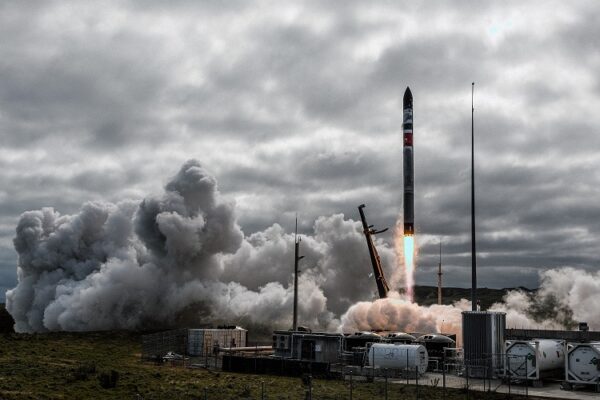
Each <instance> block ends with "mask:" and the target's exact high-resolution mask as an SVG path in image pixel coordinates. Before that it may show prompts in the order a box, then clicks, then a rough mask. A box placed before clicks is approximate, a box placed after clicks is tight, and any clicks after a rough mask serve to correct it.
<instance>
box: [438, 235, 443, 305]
mask: <svg viewBox="0 0 600 400" xmlns="http://www.w3.org/2000/svg"><path fill="white" fill-rule="evenodd" d="M438 304H439V305H442V239H440V262H439V264H438Z"/></svg>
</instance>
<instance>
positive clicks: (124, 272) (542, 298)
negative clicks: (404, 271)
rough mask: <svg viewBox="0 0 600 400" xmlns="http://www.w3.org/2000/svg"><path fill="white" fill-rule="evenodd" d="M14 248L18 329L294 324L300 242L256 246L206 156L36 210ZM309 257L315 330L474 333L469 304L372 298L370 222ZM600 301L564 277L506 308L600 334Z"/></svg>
mask: <svg viewBox="0 0 600 400" xmlns="http://www.w3.org/2000/svg"><path fill="white" fill-rule="evenodd" d="M14 245H15V249H16V250H17V252H18V254H19V263H18V267H17V268H18V278H19V282H18V285H17V286H16V287H15V288H14V289H12V290H10V291H8V292H7V296H6V297H7V309H8V310H9V312H10V313H11V314H12V315H13V317H14V319H15V321H16V325H15V329H16V330H17V331H22V332H23V331H25V332H30V331H47V330H52V331H54V330H72V331H85V330H105V329H139V328H147V327H152V328H156V327H171V326H177V325H182V324H185V325H187V326H201V325H208V324H211V323H218V322H227V323H244V324H248V323H255V324H264V325H268V326H269V327H272V328H288V327H289V326H290V325H291V317H292V316H291V310H292V303H293V286H292V267H293V253H294V237H293V234H291V233H286V231H285V230H284V229H283V228H282V227H281V226H280V225H278V224H274V225H273V226H271V227H269V228H267V229H265V230H264V231H261V232H256V233H252V234H251V235H249V236H245V235H244V233H243V232H242V230H241V229H240V227H239V226H238V224H237V222H236V215H235V208H234V205H233V204H232V203H230V202H228V201H226V200H225V199H224V198H222V196H221V195H220V193H219V191H218V188H217V183H216V180H215V179H214V178H213V177H212V176H211V175H210V174H208V173H207V171H206V170H205V169H203V168H202V166H201V165H200V164H199V163H198V162H197V161H194V160H191V161H188V162H186V163H185V164H184V165H183V166H182V167H181V169H180V171H179V172H178V173H177V174H176V175H175V176H174V177H173V178H172V179H171V180H170V181H169V182H168V183H167V184H166V186H165V191H164V193H163V194H162V195H160V196H151V197H147V198H145V199H143V200H142V201H133V200H128V201H123V202H120V203H117V204H110V203H98V202H92V203H87V204H84V205H83V206H82V208H81V210H80V211H79V212H78V213H76V214H74V215H60V214H59V213H58V212H56V211H55V210H53V209H52V208H44V209H42V210H37V211H29V212H26V213H24V214H23V215H22V216H21V218H20V220H19V223H18V226H17V235H16V238H15V239H14ZM377 245H378V250H379V253H380V256H381V258H382V263H383V265H384V268H385V274H386V276H388V277H390V280H392V281H397V279H401V274H398V269H397V268H395V267H394V266H396V265H397V264H396V257H395V252H394V249H393V248H391V247H390V246H389V245H388V244H387V243H385V242H378V244H377ZM301 251H302V255H304V256H305V258H304V259H303V260H302V268H301V270H302V272H301V275H300V279H299V284H300V293H301V296H300V299H299V314H300V315H299V317H300V322H301V323H302V324H305V325H308V326H311V327H313V328H317V329H327V330H341V331H344V332H352V331H356V330H371V329H377V330H390V331H409V332H431V331H443V332H447V333H457V334H460V319H461V315H460V313H461V311H463V310H465V309H469V308H470V305H469V303H468V302H467V301H466V300H463V301H461V302H459V303H456V304H454V305H452V306H437V305H434V306H429V307H423V306H419V305H418V304H413V303H410V302H408V301H406V300H405V299H404V298H403V297H401V296H400V295H398V294H397V293H393V294H392V295H391V297H390V298H387V299H383V300H375V301H373V302H370V301H368V300H370V299H374V298H375V295H376V288H375V284H374V280H373V279H372V278H371V277H369V272H370V271H371V265H370V261H369V256H368V251H367V248H366V245H365V240H364V237H363V234H362V229H361V225H360V222H356V221H353V220H350V219H346V218H344V216H343V215H341V214H336V215H331V216H328V217H319V218H318V219H317V220H316V221H315V223H314V226H313V232H312V234H310V235H303V236H302V247H301ZM398 277H400V278H398ZM598 294H600V273H596V274H591V273H586V272H584V271H580V270H574V269H558V270H550V271H546V272H543V273H542V275H541V288H540V289H539V290H538V292H537V293H536V294H535V295H533V296H532V295H530V294H527V293H523V292H519V291H516V292H511V293H509V294H508V295H507V296H506V298H505V299H504V302H503V303H501V304H496V305H494V307H493V309H496V310H499V311H505V312H506V313H507V318H508V325H509V326H514V327H539V326H543V327H546V328H554V327H569V326H571V325H572V324H573V321H580V320H581V321H587V322H588V323H589V324H590V326H591V328H592V329H600V314H598V313H597V312H595V304H594V299H595V298H597V295H598ZM365 300H367V301H365Z"/></svg>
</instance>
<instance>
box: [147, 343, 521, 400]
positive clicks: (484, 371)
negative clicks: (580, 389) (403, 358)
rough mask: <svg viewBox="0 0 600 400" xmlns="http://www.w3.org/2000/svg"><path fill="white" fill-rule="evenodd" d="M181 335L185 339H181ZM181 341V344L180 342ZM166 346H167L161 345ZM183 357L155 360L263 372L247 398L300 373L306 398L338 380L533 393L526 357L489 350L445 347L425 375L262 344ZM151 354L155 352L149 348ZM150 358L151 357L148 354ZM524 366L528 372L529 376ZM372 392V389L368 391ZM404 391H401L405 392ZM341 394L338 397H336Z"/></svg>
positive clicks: (352, 390)
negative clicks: (297, 354)
mask: <svg viewBox="0 0 600 400" xmlns="http://www.w3.org/2000/svg"><path fill="white" fill-rule="evenodd" d="M179 337H180V340H183V341H184V340H185V339H183V338H181V335H179ZM173 340H174V339H173V338H172V337H168V338H167V339H164V338H163V339H161V340H158V339H157V338H154V339H153V341H149V342H148V343H146V346H150V347H152V346H154V347H152V348H153V349H154V348H161V349H162V350H163V351H164V350H165V349H166V347H168V346H167V345H164V346H166V347H164V346H163V344H164V343H165V342H166V343H171V344H173ZM176 345H178V346H179V345H181V344H180V343H176ZM161 346H163V347H161ZM179 348H182V349H184V351H183V354H181V358H162V359H154V361H155V362H157V363H161V364H163V365H165V364H166V365H170V366H181V367H188V368H203V369H209V370H219V371H229V372H242V373H251V374H264V375H263V376H264V378H260V377H259V378H257V379H256V382H255V385H254V386H253V387H251V388H248V390H247V391H248V392H249V393H250V394H249V395H248V396H245V397H246V398H253V399H267V398H272V399H276V398H278V397H276V393H275V390H274V389H272V388H270V386H269V385H268V384H266V383H265V379H268V375H285V376H297V377H298V378H299V379H300V380H301V381H302V385H299V386H298V389H297V390H300V391H302V392H303V397H304V398H307V399H313V398H314V399H321V398H332V397H331V396H330V395H329V394H326V393H329V391H328V389H327V388H328V386H334V385H338V391H337V393H338V394H339V393H340V390H339V385H340V384H342V385H343V388H342V390H341V391H342V392H343V393H345V395H344V396H343V397H339V398H344V399H353V400H354V399H362V398H365V399H366V398H379V399H385V400H388V399H396V398H398V399H400V398H403V399H404V398H405V399H410V398H415V399H419V398H423V399H424V398H427V397H426V396H427V394H426V393H431V392H427V391H428V390H432V389H431V388H435V389H434V390H436V391H438V392H439V391H441V393H442V396H443V398H446V395H447V394H449V393H450V392H452V395H453V396H454V397H453V398H456V397H457V393H459V396H462V394H464V398H465V399H468V398H471V397H472V396H473V394H474V393H475V392H489V393H492V392H495V393H505V394H507V395H508V396H509V397H512V396H515V395H517V396H524V397H527V396H528V395H529V385H530V383H531V382H530V381H528V380H526V379H524V378H523V373H521V372H519V373H516V372H515V370H517V371H518V369H519V365H522V366H524V368H527V362H526V361H527V360H526V359H525V357H523V359H518V357H511V358H508V357H507V355H506V354H491V355H486V356H484V358H482V359H477V360H465V359H464V355H463V353H462V350H461V349H454V348H448V349H445V351H444V355H443V357H441V358H435V357H431V358H430V359H429V366H428V370H427V372H426V373H425V374H419V373H418V372H417V370H416V367H410V368H374V367H371V366H368V365H367V366H364V365H352V364H355V363H356V362H353V361H356V357H354V358H353V357H342V361H341V362H340V363H316V362H311V361H306V360H293V359H282V358H276V357H272V356H270V355H269V354H268V352H265V351H263V348H262V347H260V346H255V347H254V349H252V348H251V347H245V348H244V349H237V350H236V349H229V350H226V351H222V349H221V350H219V349H215V351H214V352H209V351H206V352H205V354H204V355H203V356H202V357H192V356H190V355H188V354H185V348H186V346H185V345H183V346H181V347H179ZM150 353H152V352H150ZM146 360H148V358H146ZM507 362H510V363H511V365H512V366H513V368H512V369H510V368H508V369H507V368H505V365H506V363H507ZM527 375H528V374H527V371H525V374H524V376H527ZM365 393H368V394H365ZM400 394H402V396H401V397H399V396H400ZM220 395H222V393H219V392H218V391H215V390H214V389H210V388H206V390H204V391H203V393H201V395H200V398H205V399H207V400H208V399H211V400H212V399H218V398H220V397H219V396H220ZM333 398H338V397H333Z"/></svg>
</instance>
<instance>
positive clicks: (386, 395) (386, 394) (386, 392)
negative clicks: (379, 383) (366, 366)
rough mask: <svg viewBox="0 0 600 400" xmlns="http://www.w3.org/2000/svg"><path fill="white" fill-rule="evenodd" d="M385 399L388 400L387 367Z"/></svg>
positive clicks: (386, 373)
mask: <svg viewBox="0 0 600 400" xmlns="http://www.w3.org/2000/svg"><path fill="white" fill-rule="evenodd" d="M385 400H388V369H386V370H385Z"/></svg>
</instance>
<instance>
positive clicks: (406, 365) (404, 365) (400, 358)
mask: <svg viewBox="0 0 600 400" xmlns="http://www.w3.org/2000/svg"><path fill="white" fill-rule="evenodd" d="M367 362H368V364H369V365H371V366H373V367H375V368H390V369H409V370H410V369H413V370H414V369H416V370H417V371H418V372H419V373H420V374H423V373H425V371H427V364H428V363H429V356H428V355H427V349H426V348H425V346H422V345H419V344H393V343H374V344H373V345H372V346H371V348H370V349H369V352H368V353H367Z"/></svg>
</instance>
